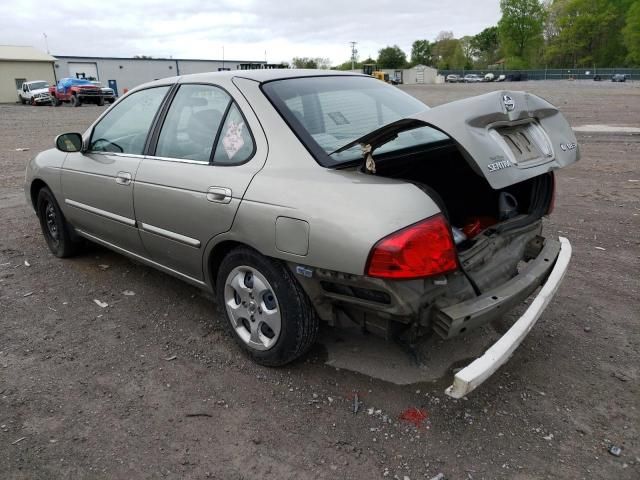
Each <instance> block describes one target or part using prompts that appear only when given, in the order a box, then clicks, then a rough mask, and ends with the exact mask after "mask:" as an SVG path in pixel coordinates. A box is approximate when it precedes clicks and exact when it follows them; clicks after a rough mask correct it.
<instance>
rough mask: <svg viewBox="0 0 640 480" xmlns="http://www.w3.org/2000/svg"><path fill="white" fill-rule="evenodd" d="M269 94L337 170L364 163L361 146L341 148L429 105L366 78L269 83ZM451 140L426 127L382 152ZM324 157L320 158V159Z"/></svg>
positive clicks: (306, 140) (324, 162)
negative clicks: (350, 163)
mask: <svg viewBox="0 0 640 480" xmlns="http://www.w3.org/2000/svg"><path fill="white" fill-rule="evenodd" d="M263 91H264V92H265V94H266V95H267V97H268V98H269V99H270V100H271V102H272V103H273V104H274V106H275V107H276V109H277V110H278V111H279V112H280V114H281V115H282V116H283V117H284V118H285V119H287V120H288V121H289V124H290V125H291V126H292V128H293V130H294V131H295V133H297V134H298V137H300V138H301V140H302V141H303V142H304V143H306V144H307V146H308V147H309V149H310V150H311V151H312V152H314V155H315V156H316V159H317V160H318V161H319V162H320V163H321V164H322V165H324V166H327V167H331V166H335V165H339V164H340V163H343V162H347V161H351V160H355V159H357V158H360V157H361V149H360V146H359V145H355V146H354V147H352V148H349V149H347V150H344V151H342V152H339V153H335V151H336V150H339V149H340V148H341V147H344V146H345V145H347V144H349V143H351V142H353V141H354V140H357V139H358V138H360V137H362V136H364V135H366V134H368V133H370V132H372V131H374V130H376V129H378V128H380V127H382V126H384V125H388V124H390V123H393V122H395V121H396V120H400V119H403V118H405V117H407V116H410V115H412V114H415V113H418V112H420V111H422V110H424V109H426V108H427V107H426V105H424V104H423V103H422V102H420V101H418V100H416V99H415V98H413V97H411V96H410V95H407V94H406V93H404V92H402V91H400V90H398V89H397V88H395V87H391V86H389V85H387V84H385V83H384V82H381V81H380V80H376V79H373V78H368V77H360V76H353V77H349V76H335V77H331V76H320V77H306V78H293V79H284V80H276V81H272V82H268V83H266V84H264V86H263ZM446 138H448V137H447V136H446V135H444V134H443V133H441V132H439V131H437V130H435V129H433V128H430V127H421V128H417V129H414V130H411V131H410V132H402V133H400V134H399V135H398V137H397V138H396V139H395V140H392V141H390V142H388V143H386V144H385V145H383V146H381V147H380V148H378V149H377V150H376V152H378V153H381V152H388V151H394V150H399V149H402V148H409V147H413V146H417V145H421V144H424V143H430V142H435V141H439V140H444V139H446ZM318 153H319V154H318Z"/></svg>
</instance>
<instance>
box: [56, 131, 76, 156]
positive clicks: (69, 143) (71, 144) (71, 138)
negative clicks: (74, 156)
mask: <svg viewBox="0 0 640 480" xmlns="http://www.w3.org/2000/svg"><path fill="white" fill-rule="evenodd" d="M56 148H57V149H58V150H60V151H61V152H67V153H73V152H81V151H82V135H80V134H79V133H63V134H62V135H58V136H57V137H56Z"/></svg>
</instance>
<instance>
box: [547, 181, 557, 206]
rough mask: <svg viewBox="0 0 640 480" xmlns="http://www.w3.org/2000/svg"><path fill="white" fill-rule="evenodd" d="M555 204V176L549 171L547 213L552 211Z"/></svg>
mask: <svg viewBox="0 0 640 480" xmlns="http://www.w3.org/2000/svg"><path fill="white" fill-rule="evenodd" d="M555 206H556V176H555V174H554V173H553V172H551V200H549V208H547V215H550V214H551V213H552V212H553V209H554V208H555Z"/></svg>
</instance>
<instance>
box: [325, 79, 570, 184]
mask: <svg viewBox="0 0 640 480" xmlns="http://www.w3.org/2000/svg"><path fill="white" fill-rule="evenodd" d="M423 126H429V127H432V128H435V129H436V130H439V131H441V132H443V133H445V134H446V135H448V136H449V137H450V138H451V139H452V140H453V141H454V142H456V144H457V145H458V147H459V148H460V151H461V153H462V154H463V155H464V156H465V158H466V159H467V161H468V162H469V164H470V165H471V167H472V168H473V169H474V170H475V171H476V172H478V173H479V174H481V175H482V176H484V177H485V178H486V179H487V181H488V183H489V185H491V187H492V188H494V189H501V188H504V187H507V186H509V185H513V184H515V183H519V182H522V181H524V180H527V179H529V178H533V177H536V176H538V175H541V174H543V173H546V172H550V171H552V170H556V169H558V168H562V167H564V166H567V165H569V164H571V163H573V162H575V161H576V160H578V159H579V158H580V153H579V148H578V145H577V142H576V137H575V134H574V133H573V130H572V129H571V127H570V126H569V123H568V122H567V120H566V119H565V117H564V116H563V115H562V114H561V113H560V111H559V110H558V109H557V108H556V107H554V106H553V105H551V104H550V103H549V102H547V101H546V100H544V99H542V98H540V97H538V96H536V95H532V94H530V93H526V92H517V91H514V92H511V91H497V92H491V93H486V94H484V95H479V96H476V97H471V98H465V99H463V100H457V101H455V102H450V103H446V104H444V105H440V106H438V107H434V108H431V109H429V110H424V111H422V112H419V113H417V114H415V115H411V116H409V117H406V118H404V119H401V120H398V121H396V122H393V123H390V124H388V125H385V126H383V127H381V128H379V129H377V130H374V131H373V132H370V133H368V134H366V135H364V136H362V137H360V138H359V139H357V140H355V141H353V142H351V143H349V144H348V145H345V146H344V147H342V148H340V149H339V150H338V152H339V151H343V150H347V149H349V148H351V147H353V146H354V145H357V144H360V145H362V148H363V152H365V155H369V152H371V153H373V152H374V151H375V149H376V148H378V147H380V146H382V145H384V144H385V143H387V142H389V141H391V140H393V139H394V138H396V136H397V135H398V134H399V133H401V132H404V131H408V130H413V129H415V128H419V127H423ZM370 161H371V160H370V159H369V160H368V162H367V163H368V164H370Z"/></svg>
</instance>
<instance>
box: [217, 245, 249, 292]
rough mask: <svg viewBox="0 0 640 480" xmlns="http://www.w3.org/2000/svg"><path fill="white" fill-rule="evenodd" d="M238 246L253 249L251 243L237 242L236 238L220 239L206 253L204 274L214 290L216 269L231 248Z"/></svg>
mask: <svg viewBox="0 0 640 480" xmlns="http://www.w3.org/2000/svg"><path fill="white" fill-rule="evenodd" d="M239 247H245V248H251V249H253V250H255V248H254V247H252V246H251V245H247V244H246V243H242V242H238V241H237V240H222V241H221V242H219V243H217V244H215V245H214V246H213V247H212V248H211V251H210V252H209V253H208V255H207V261H206V271H205V274H206V277H208V279H209V284H210V285H211V287H212V289H213V291H214V292H215V289H216V277H217V276H218V269H219V268H220V264H221V263H222V260H223V259H224V257H225V256H226V255H227V254H228V253H229V252H230V251H231V250H233V249H235V248H239Z"/></svg>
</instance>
